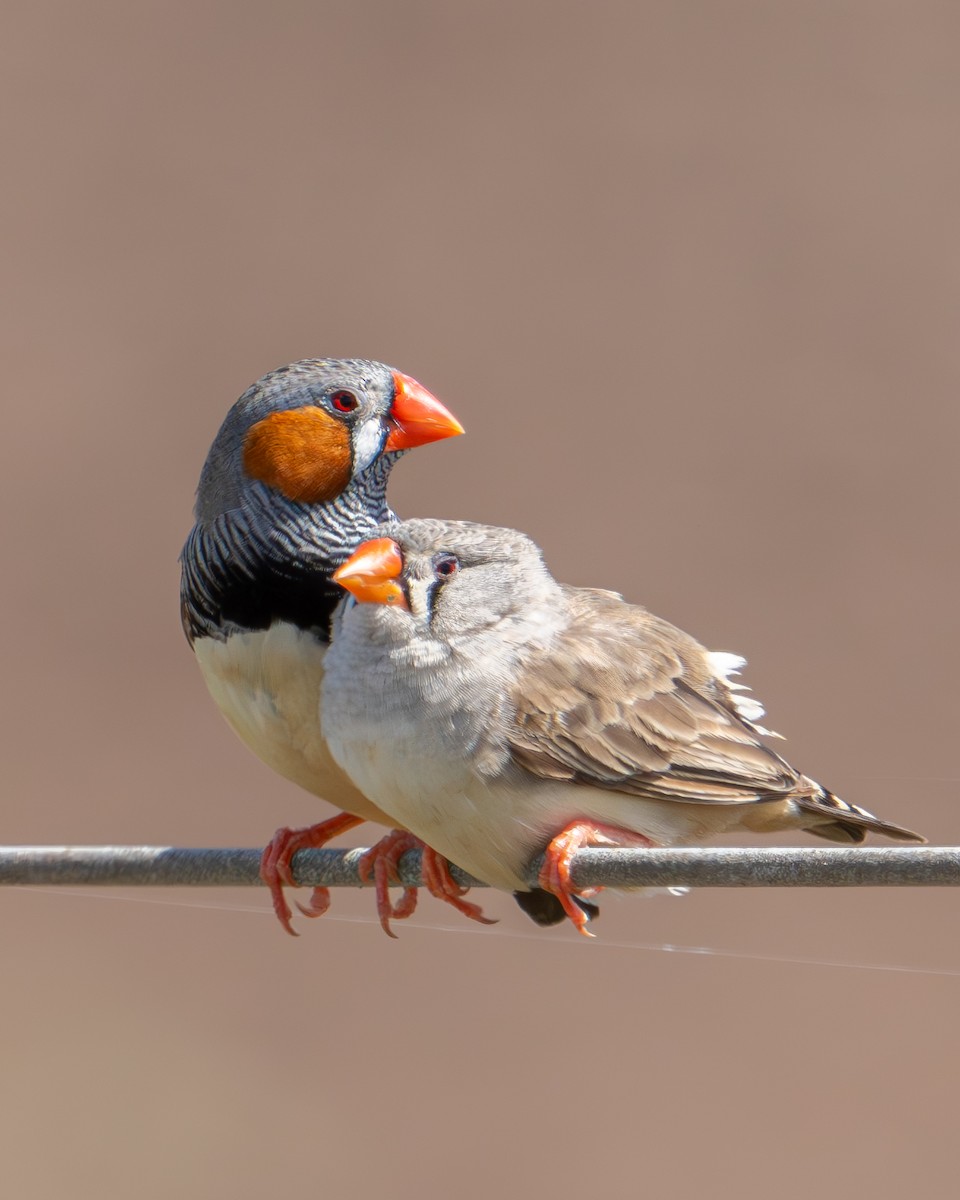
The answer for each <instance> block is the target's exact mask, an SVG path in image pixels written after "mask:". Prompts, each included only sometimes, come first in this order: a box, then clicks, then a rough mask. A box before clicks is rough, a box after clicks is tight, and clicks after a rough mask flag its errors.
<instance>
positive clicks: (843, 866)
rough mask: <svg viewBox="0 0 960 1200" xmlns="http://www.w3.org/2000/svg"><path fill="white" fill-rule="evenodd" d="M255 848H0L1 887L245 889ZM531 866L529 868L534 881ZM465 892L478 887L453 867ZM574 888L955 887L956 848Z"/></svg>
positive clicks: (583, 857) (352, 864)
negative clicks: (467, 889) (31, 885)
mask: <svg viewBox="0 0 960 1200" xmlns="http://www.w3.org/2000/svg"><path fill="white" fill-rule="evenodd" d="M260 853H261V852H260V851H259V850H252V849H251V850H230V849H186V848H179V847H173V846H7V847H0V886H4V885H6V886H11V885H20V886H23V885H29V884H34V885H40V884H42V885H44V886H50V885H57V884H63V885H70V886H77V885H95V886H105V885H118V886H123V887H254V886H257V885H258V884H260V882H261V881H260V875H259V866H260ZM362 854H363V850H362V849H357V850H300V851H298V852H297V854H295V855H294V858H293V864H292V865H293V875H294V878H295V880H296V881H297V883H298V884H300V885H301V886H304V887H317V886H323V887H362V886H364V885H363V883H362V881H361V880H360V877H359V875H358V873H357V861H358V859H359V858H360V856H361V855H362ZM538 868H539V863H533V864H532V865H531V872H530V875H529V881H530V883H531V884H534V883H535V882H536V878H537V870H538ZM451 870H452V874H453V876H454V878H455V879H456V880H457V881H458V882H459V883H461V884H462V885H463V886H466V887H484V886H486V885H484V884H482V883H479V882H478V881H477V880H475V879H472V878H471V877H470V876H469V875H467V874H466V873H465V872H463V871H461V870H460V869H459V868H458V867H452V868H451ZM400 880H401V882H402V883H403V884H405V885H406V886H410V887H416V886H419V885H420V883H421V879H420V851H419V850H410V851H408V852H407V853H406V854H405V855H404V856H403V858H402V859H401V860H400ZM573 883H574V886H576V887H578V888H586V887H616V888H626V889H630V888H643V887H957V886H960V847H958V846H911V847H909V848H907V847H881V848H879V849H873V848H869V849H865V848H863V847H859V846H858V847H839V848H833V847H831V848H829V849H820V848H814V849H810V848H803V849H793V848H789V849H788V848H783V847H767V846H764V847H762V848H754V847H749V848H742V847H725V848H724V849H703V848H698V849H693V850H691V849H683V850H645V849H624V850H613V849H602V850H601V849H591V850H581V851H579V852H578V853H577V855H576V858H575V859H574V863H573Z"/></svg>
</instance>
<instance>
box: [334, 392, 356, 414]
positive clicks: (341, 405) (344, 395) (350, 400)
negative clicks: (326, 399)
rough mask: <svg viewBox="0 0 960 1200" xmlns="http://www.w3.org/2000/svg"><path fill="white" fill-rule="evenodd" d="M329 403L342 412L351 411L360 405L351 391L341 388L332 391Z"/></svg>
mask: <svg viewBox="0 0 960 1200" xmlns="http://www.w3.org/2000/svg"><path fill="white" fill-rule="evenodd" d="M330 403H331V404H332V405H333V407H334V408H335V409H336V410H337V412H342V413H351V412H353V411H354V410H355V409H356V408H358V407H359V405H360V401H359V400H358V399H357V398H356V396H355V395H354V394H353V392H348V391H344V390H342V389H341V390H340V391H339V392H334V393H333V395H332V396H331V397H330Z"/></svg>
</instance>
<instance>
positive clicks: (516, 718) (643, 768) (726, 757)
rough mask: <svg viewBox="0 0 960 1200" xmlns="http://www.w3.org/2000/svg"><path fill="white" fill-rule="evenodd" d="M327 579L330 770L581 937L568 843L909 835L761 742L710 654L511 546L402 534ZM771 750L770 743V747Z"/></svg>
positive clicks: (429, 532)
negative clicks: (547, 900)
mask: <svg viewBox="0 0 960 1200" xmlns="http://www.w3.org/2000/svg"><path fill="white" fill-rule="evenodd" d="M380 533H381V536H380V537H379V538H377V539H374V540H371V541H368V542H365V543H364V544H363V545H361V546H360V547H359V548H358V549H357V550H356V551H355V552H354V554H353V555H352V556H351V557H350V558H349V559H348V560H347V562H346V563H345V564H344V565H343V566H342V567H340V569H339V570H338V571H337V572H336V573H335V575H334V579H335V580H336V581H337V582H338V583H340V584H341V585H342V586H343V587H344V588H346V589H347V590H348V591H349V592H351V593H352V595H353V597H354V599H355V600H356V601H360V603H351V602H350V601H349V600H348V603H347V604H346V605H345V606H344V608H343V609H342V610H340V612H338V614H337V615H336V617H335V619H334V625H333V643H332V648H331V649H330V651H329V652H328V656H327V664H326V676H325V679H324V686H323V702H324V706H325V712H326V714H327V716H326V718H325V720H326V733H327V738H328V741H329V746H330V749H331V752H332V753H333V756H334V758H335V759H336V760H337V762H338V763H339V764H340V765H341V766H342V767H343V769H344V770H345V771H346V773H347V774H348V775H349V776H350V777H351V779H352V780H353V781H354V783H355V784H356V785H357V787H359V788H360V790H361V791H362V792H363V793H364V794H365V795H366V796H369V797H370V798H371V799H372V800H374V801H375V802H376V804H378V805H379V806H380V807H381V808H382V809H383V810H384V812H386V813H388V814H389V815H390V817H391V819H392V820H393V822H394V823H395V824H399V825H402V826H403V827H404V828H406V829H408V830H410V831H411V832H413V833H415V834H416V835H417V836H418V837H420V838H422V839H423V840H424V841H425V842H427V843H429V845H430V846H431V847H433V848H434V850H435V851H437V852H438V853H440V854H442V855H444V856H445V857H446V858H448V859H449V860H450V861H451V862H455V863H457V864H458V865H459V866H461V867H462V868H464V870H466V871H469V872H470V873H471V874H472V875H474V876H475V877H476V878H478V879H481V880H483V881H484V882H485V883H488V884H490V885H492V886H494V887H498V888H504V889H507V890H509V891H515V892H518V893H520V894H521V895H522V894H523V892H524V891H525V890H527V889H528V888H529V884H528V882H527V872H528V870H529V868H530V865H531V863H532V862H533V861H534V860H535V859H536V857H537V856H538V855H539V854H541V853H543V854H544V855H545V861H544V866H543V868H542V870H541V873H540V878H539V883H540V887H541V888H542V889H544V890H545V891H546V892H547V893H549V894H551V895H552V896H554V897H556V899H557V901H559V904H560V905H561V906H562V908H563V911H564V912H565V913H566V915H567V916H568V917H569V918H570V920H571V921H572V922H573V923H574V924H575V926H576V927H577V928H578V929H579V930H580V931H581V932H583V933H588V932H589V931H588V930H587V928H586V924H587V920H588V918H589V916H590V915H591V914H590V912H589V909H586V910H585V906H584V904H583V903H582V901H583V897H582V896H578V895H577V893H576V892H575V891H574V890H573V888H572V886H571V880H570V864H571V860H572V857H573V855H574V854H575V852H576V851H577V849H578V848H579V847H581V846H588V845H589V846H605V845H618V846H673V845H679V844H684V843H690V842H697V841H700V840H701V839H703V838H706V837H708V836H710V835H713V834H719V833H727V832H731V831H736V830H750V831H752V832H758V831H762V832H769V831H774V830H781V829H795V828H799V829H804V830H807V831H808V832H810V833H814V834H817V835H818V836H820V837H824V838H828V839H830V840H831V841H839V842H860V841H862V840H863V838H864V836H865V834H866V833H868V832H870V831H872V832H876V833H882V834H886V835H887V836H888V837H892V838H902V839H906V840H911V841H923V838H921V837H920V836H919V835H918V834H915V833H912V832H911V831H910V830H908V829H903V828H901V827H900V826H898V825H893V824H890V823H889V822H887V821H883V820H881V819H880V818H879V817H875V816H873V814H872V813H869V812H866V811H865V810H864V809H862V808H858V807H856V806H855V805H852V804H848V803H846V802H845V801H843V800H841V799H840V798H839V797H838V796H835V795H834V794H833V793H832V792H829V791H827V789H826V788H824V787H822V786H821V785H820V784H819V783H816V782H815V781H814V780H812V779H810V778H809V777H808V776H806V775H803V774H801V773H800V772H799V771H797V770H795V769H794V768H793V767H792V766H790V765H789V764H788V763H787V762H786V761H784V759H783V758H781V757H780V755H778V754H776V753H775V752H774V751H773V750H771V749H770V748H769V746H767V745H765V744H764V742H763V741H762V740H761V738H762V736H763V735H764V734H767V733H768V731H767V730H764V729H763V728H762V727H761V726H759V725H758V724H757V721H758V719H759V718H760V717H761V716H762V715H763V710H762V708H761V707H760V705H759V703H758V702H757V701H756V700H755V699H753V698H752V697H750V696H748V695H747V694H746V691H747V689H745V688H744V687H743V685H742V684H738V683H735V682H733V681H732V679H731V677H732V676H734V675H736V674H737V673H738V672H739V670H740V668H741V667H742V666H743V665H744V660H743V659H741V658H739V657H737V656H735V655H732V654H726V653H711V652H710V651H708V650H706V649H705V648H704V647H703V646H701V645H700V644H699V643H698V642H696V641H695V640H694V639H693V638H692V637H690V636H688V635H687V634H685V633H683V632H681V630H679V629H677V628H675V627H674V626H673V625H670V624H668V623H667V622H666V621H663V620H661V619H660V618H659V617H656V616H653V614H651V613H649V612H647V611H646V610H645V609H643V608H640V607H638V606H636V605H631V604H628V603H626V602H625V601H624V600H623V598H622V597H621V596H619V595H617V594H616V593H614V592H607V591H595V590H591V589H587V588H574V587H566V586H563V585H561V584H559V583H558V582H557V581H556V580H555V579H554V578H553V577H552V576H551V575H550V573H549V572H548V570H547V568H546V566H545V565H544V562H543V559H542V557H541V554H540V551H539V549H538V548H537V546H536V545H534V543H533V542H532V541H531V540H530V539H529V538H528V537H526V536H524V535H523V534H521V533H517V532H514V531H513V530H509V529H496V528H491V527H488V526H483V525H474V524H468V523H466V522H445V521H432V520H416V521H407V522H404V523H403V524H400V525H397V526H394V527H392V528H384V529H383V530H381V531H380ZM773 736H776V735H773Z"/></svg>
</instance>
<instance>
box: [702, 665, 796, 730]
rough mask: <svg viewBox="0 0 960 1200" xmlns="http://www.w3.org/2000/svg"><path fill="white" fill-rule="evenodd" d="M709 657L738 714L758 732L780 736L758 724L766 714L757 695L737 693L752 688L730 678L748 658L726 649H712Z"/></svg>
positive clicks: (740, 669) (714, 671) (715, 673)
mask: <svg viewBox="0 0 960 1200" xmlns="http://www.w3.org/2000/svg"><path fill="white" fill-rule="evenodd" d="M707 659H708V660H709V662H710V666H711V668H712V669H713V673H714V675H715V676H716V678H717V679H719V680H720V682H721V683H722V684H723V685H724V687H725V688H726V689H727V691H728V692H729V693H730V700H731V702H732V704H733V707H734V708H735V709H736V711H737V715H738V716H740V717H742V718H743V720H744V721H749V722H750V724H751V725H754V726H755V727H756V730H757V733H762V734H765V735H766V736H767V737H775V738H778V737H780V734H779V733H774V732H773V730H772V729H764V727H763V726H762V725H757V721H759V719H760V718H761V717H762V716H763V715H764V708H763V705H762V704H761V703H760V701H759V700H757V699H756V697H755V696H749V695H743V694H741V695H738V694H737V693H745V692H749V691H750V689H749V688H748V687H747V685H746V684H745V683H734V682H732V681H731V679H730V676H731V675H739V674H740V672H741V671H742V670H743V668H744V667H745V666H746V665H747V660H746V659H745V658H742V657H741V656H740V655H739V654H728V653H727V652H726V651H725V650H710V651H708V652H707Z"/></svg>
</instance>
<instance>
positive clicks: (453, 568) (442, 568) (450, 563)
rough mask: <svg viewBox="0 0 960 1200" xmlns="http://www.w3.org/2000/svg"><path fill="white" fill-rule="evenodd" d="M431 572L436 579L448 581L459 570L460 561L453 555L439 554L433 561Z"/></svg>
mask: <svg viewBox="0 0 960 1200" xmlns="http://www.w3.org/2000/svg"><path fill="white" fill-rule="evenodd" d="M433 570H434V574H435V575H436V576H437V578H438V579H449V578H450V577H451V576H452V575H456V573H457V572H458V571H459V570H460V559H459V558H457V556H456V555H455V554H439V555H437V557H436V559H435V560H434V563H433Z"/></svg>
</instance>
